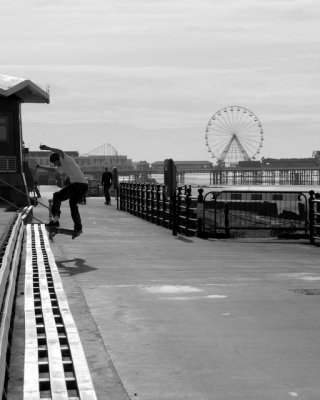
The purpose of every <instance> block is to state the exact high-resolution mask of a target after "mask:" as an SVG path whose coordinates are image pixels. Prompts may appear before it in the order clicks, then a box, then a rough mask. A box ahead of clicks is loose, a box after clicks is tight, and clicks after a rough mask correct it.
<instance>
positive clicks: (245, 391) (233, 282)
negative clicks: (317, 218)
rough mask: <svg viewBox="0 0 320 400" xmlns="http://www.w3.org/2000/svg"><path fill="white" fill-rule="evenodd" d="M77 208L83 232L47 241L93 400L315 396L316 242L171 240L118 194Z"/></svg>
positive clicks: (319, 310)
mask: <svg viewBox="0 0 320 400" xmlns="http://www.w3.org/2000/svg"><path fill="white" fill-rule="evenodd" d="M80 207H81V208H80V212H81V215H82V218H83V225H84V233H83V234H82V235H81V236H80V237H78V238H76V239H75V240H72V239H71V238H70V237H68V236H62V235H61V236H59V235H57V236H56V237H55V238H54V242H52V243H51V247H52V251H53V253H54V255H55V259H56V263H57V266H58V268H59V272H60V275H61V278H62V281H63V285H64V289H65V291H66V294H67V298H68V301H69V305H70V308H71V311H72V313H73V316H74V319H75V322H76V324H77V327H78V330H79V334H80V337H81V340H82V342H83V346H84V349H85V352H86V355H87V358H88V364H89V367H90V369H91V373H92V378H93V382H94V385H95V387H96V390H97V395H98V397H99V399H101V400H102V399H108V398H110V399H117V400H122V399H127V398H130V399H135V398H137V399H142V400H151V399H175V400H180V399H181V400H182V399H184V400H185V399H196V400H211V399H215V400H235V399H237V400H238V399H245V400H257V399H259V400H270V399H290V398H298V399H305V400H318V399H319V398H320V383H319V373H320V330H319V328H320V318H319V317H320V307H319V304H320V271H319V256H320V249H319V248H318V247H316V246H310V245H309V244H308V242H307V241H302V240H301V241H280V240H277V239H261V240H258V239H251V240H249V239H247V240H246V239H236V240H203V239H198V238H186V237H182V236H181V237H177V238H175V237H173V236H172V235H171V232H170V231H169V230H167V229H164V228H161V227H158V226H156V225H153V224H150V223H148V222H146V221H143V220H141V219H139V218H137V217H134V216H131V215H129V214H128V213H125V212H121V211H118V210H117V209H116V207H115V205H114V201H113V205H112V206H106V205H104V201H103V199H102V198H89V199H88V201H87V205H82V206H80ZM34 214H35V216H36V217H37V218H39V219H40V220H45V219H46V217H47V210H45V209H44V208H41V207H40V206H38V207H36V208H35V210H34ZM63 218H65V221H64V222H63V223H62V226H63V227H70V228H71V227H72V222H71V219H70V216H69V209H68V205H64V208H63ZM22 277H23V274H22V275H21V278H22ZM21 296H23V295H21ZM17 302H18V303H19V296H18V301H17ZM19 315H20V316H21V314H20V313H19V310H18V316H19ZM20 342H21V341H20ZM17 349H18V344H17ZM15 360H17V358H15ZM13 362H14V360H13ZM16 378H17V379H18V376H17V377H16ZM13 382H14V379H12V381H11V384H12V383H13ZM12 398H13V397H12Z"/></svg>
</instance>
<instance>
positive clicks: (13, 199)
mask: <svg viewBox="0 0 320 400" xmlns="http://www.w3.org/2000/svg"><path fill="white" fill-rule="evenodd" d="M49 101H50V97H49V93H48V91H46V90H44V89H42V88H40V87H39V86H38V85H36V84H35V83H33V82H31V81H30V80H29V79H23V78H16V77H13V76H8V75H1V74H0V201H7V202H10V203H14V204H15V205H17V206H18V207H21V206H24V205H29V204H30V200H29V196H28V188H27V184H26V178H25V173H24V169H23V161H24V159H23V156H24V154H23V153H24V148H23V139H22V122H21V121H22V120H21V103H47V104H48V103H49Z"/></svg>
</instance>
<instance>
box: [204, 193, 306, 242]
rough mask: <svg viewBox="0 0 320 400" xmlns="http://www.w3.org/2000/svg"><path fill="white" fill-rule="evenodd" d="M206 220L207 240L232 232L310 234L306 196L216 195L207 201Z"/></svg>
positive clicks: (280, 194)
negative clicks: (264, 231) (252, 231)
mask: <svg viewBox="0 0 320 400" xmlns="http://www.w3.org/2000/svg"><path fill="white" fill-rule="evenodd" d="M203 220H204V221H203V232H204V235H205V236H216V235H221V234H222V235H225V236H229V235H230V232H231V231H232V230H233V231H238V234H239V232H240V231H243V230H266V231H267V232H268V233H269V234H270V235H278V234H280V233H289V232H291V233H293V232H303V233H305V234H306V232H307V229H308V201H307V197H306V195H305V194H304V193H302V192H276V191H272V192H271V191H269V192H264V191H261V192H258V191H220V192H214V191H212V192H209V193H207V194H206V196H205V198H204V218H203ZM267 232H266V233H267Z"/></svg>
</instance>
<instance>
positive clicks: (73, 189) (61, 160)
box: [36, 144, 88, 234]
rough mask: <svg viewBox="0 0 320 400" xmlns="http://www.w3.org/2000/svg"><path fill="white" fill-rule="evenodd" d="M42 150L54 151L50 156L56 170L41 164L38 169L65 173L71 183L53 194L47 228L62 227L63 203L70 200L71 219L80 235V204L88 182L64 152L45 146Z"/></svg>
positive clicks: (37, 166)
mask: <svg viewBox="0 0 320 400" xmlns="http://www.w3.org/2000/svg"><path fill="white" fill-rule="evenodd" d="M40 150H49V151H52V153H51V154H50V162H51V163H52V164H53V165H54V168H51V167H45V166H42V165H39V164H36V168H41V169H44V170H46V171H57V172H59V173H60V174H63V173H64V174H66V175H67V176H68V178H69V181H70V183H69V184H68V185H66V186H64V187H63V188H62V189H61V190H59V191H58V192H55V193H54V194H53V202H52V208H51V213H52V220H51V221H49V223H48V224H46V226H47V227H49V228H55V227H56V228H58V227H59V226H60V223H59V219H60V214H61V211H60V207H61V202H62V201H65V200H68V199H69V205H70V211H71V217H72V220H73V223H74V232H75V233H77V234H80V233H81V232H82V223H81V217H80V213H79V209H78V203H79V201H81V199H82V198H83V197H84V195H85V193H86V191H87V190H88V181H87V179H86V178H85V176H84V174H83V172H82V171H81V169H80V168H79V166H78V165H77V164H76V162H75V161H74V159H73V158H72V157H70V156H68V155H67V154H65V153H64V151H62V150H60V149H55V148H53V147H49V146H46V145H45V144H43V145H41V146H40Z"/></svg>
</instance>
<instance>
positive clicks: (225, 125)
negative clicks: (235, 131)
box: [214, 114, 230, 132]
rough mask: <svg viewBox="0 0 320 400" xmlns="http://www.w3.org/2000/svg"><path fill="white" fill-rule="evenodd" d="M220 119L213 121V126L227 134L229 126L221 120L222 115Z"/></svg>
mask: <svg viewBox="0 0 320 400" xmlns="http://www.w3.org/2000/svg"><path fill="white" fill-rule="evenodd" d="M220 117H221V118H219V119H217V118H216V119H215V121H214V125H217V126H219V127H221V129H225V130H226V131H227V132H229V131H230V126H229V124H228V123H227V121H226V120H225V119H224V118H223V115H222V114H221V115H220Z"/></svg>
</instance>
